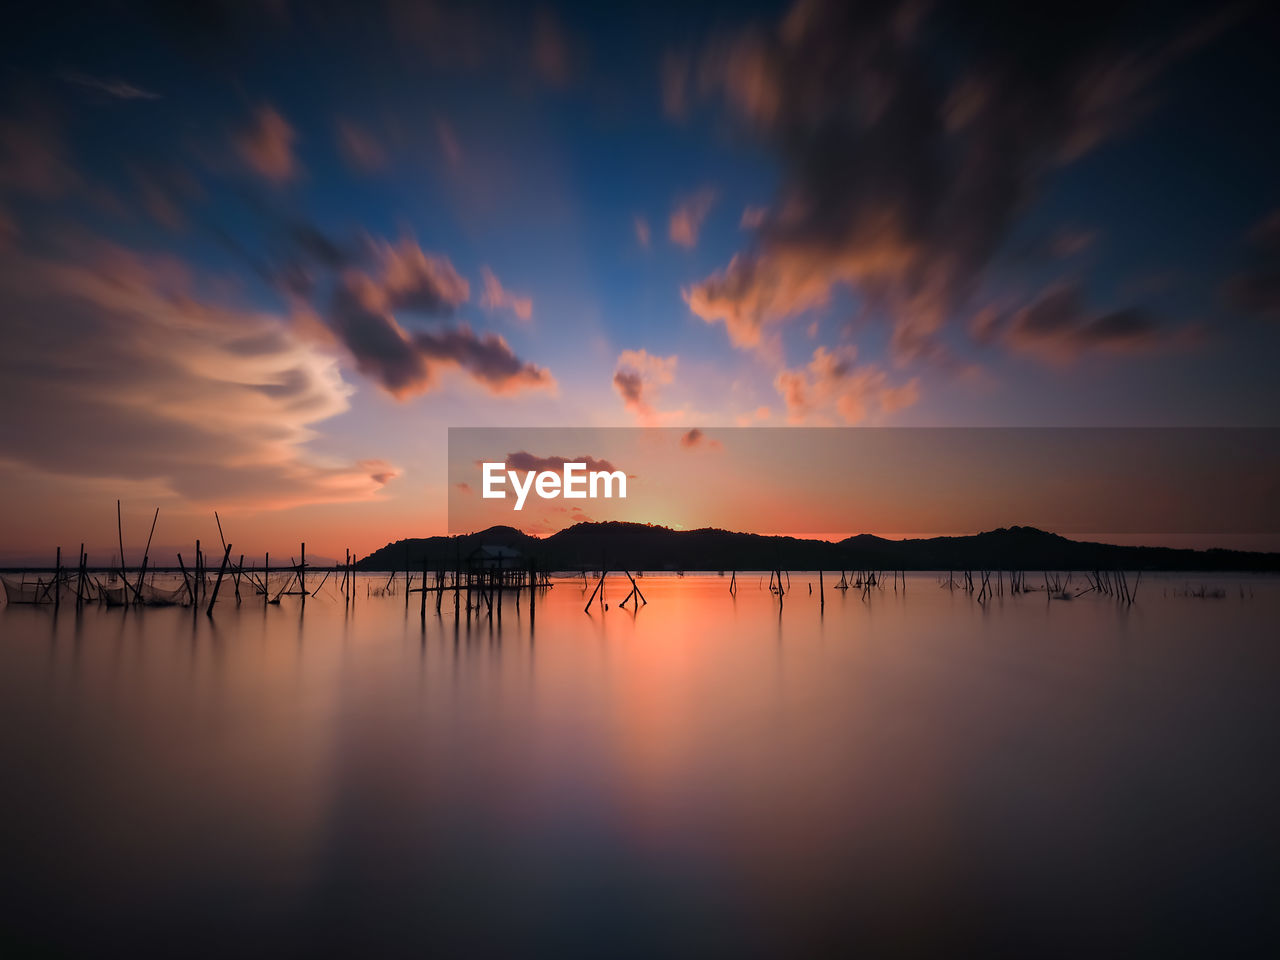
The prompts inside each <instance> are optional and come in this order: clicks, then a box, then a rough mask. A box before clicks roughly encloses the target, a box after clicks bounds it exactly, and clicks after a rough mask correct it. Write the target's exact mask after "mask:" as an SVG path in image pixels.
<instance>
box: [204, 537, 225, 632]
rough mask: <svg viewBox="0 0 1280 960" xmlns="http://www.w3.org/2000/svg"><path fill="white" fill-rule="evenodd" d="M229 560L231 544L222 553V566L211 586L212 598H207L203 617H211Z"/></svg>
mask: <svg viewBox="0 0 1280 960" xmlns="http://www.w3.org/2000/svg"><path fill="white" fill-rule="evenodd" d="M230 559H231V544H229V543H228V544H227V549H226V550H224V551H223V553H222V566H221V567H219V568H218V579H217V581H216V582H215V583H214V585H213V596H212V597H210V598H209V608H208V609H207V610H205V616H207V617H212V616H213V605H214V604H215V603H217V602H218V590H219V589H221V587H222V575H223V574H224V573H226V572H227V561H228V560H230Z"/></svg>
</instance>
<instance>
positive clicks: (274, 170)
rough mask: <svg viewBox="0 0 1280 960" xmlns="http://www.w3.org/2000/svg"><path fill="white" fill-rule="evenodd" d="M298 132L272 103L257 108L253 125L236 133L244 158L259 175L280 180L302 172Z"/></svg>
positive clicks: (288, 178) (242, 158)
mask: <svg viewBox="0 0 1280 960" xmlns="http://www.w3.org/2000/svg"><path fill="white" fill-rule="evenodd" d="M296 139H297V134H296V133H295V132H294V129H293V127H291V126H290V125H289V122H288V121H287V120H285V118H284V117H283V116H282V115H281V114H280V112H279V111H278V110H276V109H275V108H274V107H272V106H271V105H270V104H263V105H262V106H260V107H258V109H257V110H256V111H254V114H253V119H252V120H251V121H250V123H249V125H248V126H247V127H246V128H245V129H244V130H242V131H241V132H240V133H239V134H237V135H236V138H235V145H236V150H237V151H238V152H239V154H240V159H241V160H242V161H243V162H244V163H245V165H246V166H248V167H249V168H250V169H251V170H253V171H254V172H255V173H257V174H258V175H259V176H262V177H264V178H266V179H267V180H271V181H274V182H276V183H283V182H285V181H287V180H292V179H293V178H294V177H295V176H297V174H298V172H299V169H300V168H299V165H298V161H297V158H296V157H294V155H293V144H294V141H295V140H296Z"/></svg>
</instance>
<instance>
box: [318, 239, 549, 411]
mask: <svg viewBox="0 0 1280 960" xmlns="http://www.w3.org/2000/svg"><path fill="white" fill-rule="evenodd" d="M376 249H377V255H378V259H379V269H378V271H377V274H378V275H377V277H376V278H375V277H374V276H371V275H370V274H369V273H366V272H364V271H361V270H356V269H351V270H347V271H346V272H345V273H344V274H343V275H342V278H341V280H340V282H339V283H338V285H337V288H336V290H335V293H334V297H333V304H332V307H331V309H330V310H329V312H328V320H329V325H330V327H331V329H332V330H333V332H334V333H335V334H336V335H337V337H338V339H339V340H340V341H341V342H342V344H343V345H344V346H345V347H346V348H347V349H348V350H349V351H350V353H351V356H352V357H353V358H354V360H355V362H356V366H357V368H358V369H359V370H360V371H361V372H362V373H364V374H365V375H366V376H369V377H371V378H373V379H374V380H375V381H377V382H378V383H379V384H380V385H381V386H382V387H383V388H384V389H386V390H387V391H388V392H389V393H391V394H392V395H394V396H397V397H405V396H409V395H411V394H414V393H421V392H423V391H426V390H429V389H431V388H432V387H433V386H435V385H436V375H437V373H438V372H439V370H440V369H441V368H443V367H453V368H457V369H459V370H462V371H463V372H465V373H466V374H468V375H469V376H470V377H471V379H473V380H475V381H476V382H477V383H479V384H481V385H482V386H484V387H485V388H486V389H488V390H489V391H491V392H493V393H509V392H512V391H515V390H520V389H525V388H538V387H553V386H554V385H555V379H554V378H553V377H552V376H551V374H550V373H549V372H548V371H546V370H544V369H542V368H541V367H537V366H535V365H534V364H532V363H527V362H525V361H523V360H521V359H520V358H519V357H518V356H516V354H515V352H514V351H513V350H512V349H511V347H510V345H509V344H508V343H507V341H506V339H505V338H503V337H502V336H500V335H498V334H496V333H486V334H477V333H475V332H473V331H472V329H471V328H470V327H469V326H467V325H466V324H461V325H458V326H456V327H449V328H445V329H441V330H416V331H415V330H413V329H406V328H405V327H404V326H403V325H402V324H401V323H400V321H399V320H398V319H397V317H396V312H397V311H406V312H408V313H410V314H417V315H419V316H421V317H423V318H428V319H440V318H444V317H449V316H451V315H452V314H453V312H454V310H455V309H456V308H457V307H458V306H459V305H460V304H461V303H463V302H464V301H465V300H466V299H467V298H468V296H469V295H470V288H469V286H468V284H467V281H466V280H464V279H463V278H462V277H460V276H459V275H458V273H457V271H456V270H454V268H453V265H452V264H451V263H450V262H449V261H448V260H447V259H445V258H443V257H437V256H434V255H431V254H428V253H425V252H424V251H423V250H421V249H420V248H419V247H418V246H417V245H416V244H414V243H412V242H411V241H408V240H404V241H402V242H401V243H400V245H399V246H398V247H392V246H391V245H389V244H380V245H377V246H376Z"/></svg>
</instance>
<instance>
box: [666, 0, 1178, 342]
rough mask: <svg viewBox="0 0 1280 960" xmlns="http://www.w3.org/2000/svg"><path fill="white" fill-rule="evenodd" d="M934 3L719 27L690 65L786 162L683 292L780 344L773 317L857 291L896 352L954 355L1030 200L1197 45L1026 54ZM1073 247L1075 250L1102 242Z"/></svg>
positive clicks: (755, 336)
mask: <svg viewBox="0 0 1280 960" xmlns="http://www.w3.org/2000/svg"><path fill="white" fill-rule="evenodd" d="M930 16H933V17H934V18H935V20H936V19H937V17H938V16H939V15H938V14H935V13H934V12H933V11H931V10H930V8H929V6H928V5H925V4H872V5H865V4H848V3H844V2H840V0H801V2H797V3H795V4H793V5H792V6H791V8H790V9H789V10H788V11H787V12H786V14H785V15H784V16H783V17H782V18H781V19H780V21H779V22H778V23H777V24H776V26H775V28H773V29H759V28H750V29H746V30H743V31H741V32H738V33H735V34H733V35H730V36H727V37H721V38H719V39H717V40H714V41H713V42H711V43H710V44H708V45H707V47H706V48H705V50H704V52H703V55H702V56H701V58H700V62H699V64H698V65H697V66H696V67H695V68H693V69H692V71H691V73H692V76H693V78H694V80H695V81H696V82H695V83H694V85H695V86H696V87H697V91H698V93H699V94H700V95H702V96H704V97H706V96H715V97H718V98H719V99H721V100H722V101H723V102H724V104H725V105H726V106H727V108H728V110H729V112H730V113H731V115H733V116H734V117H735V118H736V119H737V120H738V121H739V122H740V124H741V125H742V127H743V128H744V129H745V131H746V132H747V133H748V134H750V135H753V136H755V137H757V138H758V140H759V141H760V143H761V144H762V145H763V146H765V147H766V148H768V149H770V150H772V151H773V152H774V153H775V154H776V156H777V157H778V158H779V161H780V165H781V171H782V177H781V181H780V184H779V189H778V194H777V197H776V198H775V200H774V202H773V203H771V204H770V206H769V208H768V210H767V211H766V212H764V213H763V214H758V213H753V214H752V216H751V217H749V218H748V223H747V226H748V227H749V228H751V229H753V237H752V243H751V245H750V247H749V248H748V249H746V250H744V251H742V252H740V253H739V254H737V255H736V256H735V257H733V259H732V260H731V261H730V263H729V264H728V266H727V267H726V268H724V269H723V270H721V271H719V272H717V273H714V274H712V275H710V276H708V277H707V278H706V279H705V280H704V281H703V282H702V283H699V284H696V285H694V286H692V287H690V288H688V289H686V290H685V291H684V297H685V300H686V302H687V303H688V304H689V307H690V309H691V310H692V311H693V312H694V313H695V314H696V315H697V316H700V317H702V318H703V319H704V320H706V321H708V322H723V323H724V324H725V327H726V330H727V332H728V335H729V337H730V339H731V341H732V342H733V343H734V344H735V345H737V346H741V347H748V348H754V347H759V346H761V345H763V344H768V343H770V342H771V339H772V338H771V336H770V334H769V331H770V329H771V328H774V327H777V326H779V325H781V324H783V323H785V322H786V321H788V320H791V319H792V318H794V317H796V316H798V315H800V314H803V313H804V312H805V311H807V310H811V309H814V308H816V307H821V306H822V305H824V304H826V303H828V302H829V301H830V300H831V298H832V296H833V294H834V292H835V291H836V289H837V288H841V287H844V288H848V289H850V290H852V291H853V292H854V293H855V294H856V295H857V296H858V297H859V299H860V301H861V303H862V304H863V306H864V308H865V309H866V310H867V312H868V315H870V316H875V317H883V318H885V320H886V321H887V322H888V323H889V325H890V326H891V330H892V337H891V347H892V349H893V351H894V353H895V355H896V357H897V358H898V359H902V360H909V359H912V358H916V357H933V358H937V357H943V356H945V348H944V347H943V344H942V340H941V338H940V337H939V336H938V334H939V332H940V331H941V329H942V327H943V326H944V324H945V323H946V322H947V321H948V319H949V318H950V317H951V316H953V315H954V314H955V313H956V311H957V310H958V309H959V308H961V307H962V306H963V305H964V304H965V302H966V300H967V298H968V297H970V296H971V295H972V293H973V292H974V290H975V289H977V288H978V287H979V286H980V285H981V283H982V281H983V279H984V276H985V272H986V270H987V268H988V267H989V265H990V264H991V262H992V261H993V259H994V258H995V257H996V256H997V255H998V253H999V251H1000V250H1001V248H1002V247H1003V245H1004V244H1005V241H1006V240H1007V239H1008V237H1009V235H1010V233H1011V232H1012V230H1013V228H1014V226H1015V225H1016V224H1017V222H1018V219H1019V217H1020V216H1021V214H1022V212H1023V210H1024V209H1025V207H1026V201H1027V198H1028V197H1030V196H1033V195H1034V194H1035V192H1036V190H1037V188H1038V187H1039V186H1040V184H1041V183H1042V182H1043V181H1044V180H1045V179H1046V178H1047V177H1049V176H1050V175H1052V174H1053V173H1055V172H1056V171H1057V170H1058V169H1059V168H1061V167H1062V166H1063V165H1065V164H1067V163H1069V162H1072V161H1073V160H1074V159H1076V158H1078V157H1080V156H1082V155H1083V154H1084V153H1086V152H1087V151H1089V150H1090V149H1092V148H1094V147H1095V146H1096V145H1098V144H1100V143H1102V142H1104V141H1106V140H1107V139H1108V138H1109V137H1111V136H1113V135H1114V134H1115V133H1116V132H1117V131H1119V130H1122V129H1124V128H1125V127H1126V126H1128V125H1130V124H1131V123H1132V122H1133V121H1134V119H1135V118H1136V117H1137V116H1138V115H1140V113H1141V112H1142V110H1143V109H1144V107H1145V105H1146V104H1147V103H1148V101H1149V92H1150V91H1149V88H1150V86H1151V84H1152V82H1153V81H1154V79H1155V78H1156V77H1157V76H1158V75H1159V74H1160V73H1161V72H1162V71H1163V70H1165V69H1166V68H1167V67H1168V65H1169V64H1170V63H1171V62H1173V61H1174V60H1175V59H1176V58H1177V57H1178V56H1181V55H1183V54H1185V53H1186V52H1187V50H1188V49H1190V48H1191V47H1193V46H1195V45H1196V44H1197V43H1199V42H1201V41H1200V39H1199V38H1195V39H1189V38H1188V37H1186V36H1182V35H1174V36H1170V37H1167V38H1166V39H1165V40H1164V42H1163V43H1161V42H1160V41H1159V40H1157V41H1156V42H1154V43H1152V44H1150V45H1149V47H1148V48H1143V49H1139V50H1126V49H1123V48H1117V47H1116V46H1115V45H1114V44H1112V43H1108V42H1107V38H1105V37H1104V36H1103V35H1102V33H1101V32H1100V31H1088V30H1082V31H1078V32H1076V33H1073V34H1072V35H1071V36H1070V37H1062V38H1059V42H1060V43H1062V44H1065V45H1066V46H1065V47H1063V49H1061V50H1058V51H1055V56H1053V57H1052V58H1027V57H1025V56H1024V53H1023V51H1021V50H1019V49H1018V48H1017V46H1016V45H1014V46H1013V47H1010V48H1009V49H1003V48H1001V47H1000V46H999V45H994V46H988V45H972V44H968V43H966V42H964V40H963V39H961V38H953V39H955V40H956V41H957V42H956V43H954V44H953V43H950V42H948V43H942V42H939V40H938V38H940V37H949V36H950V34H949V33H948V31H947V30H946V29H945V27H942V26H940V25H939V24H938V23H937V22H933V23H930V24H926V23H925V20H926V18H927V17H930ZM993 26H997V25H993ZM996 32H998V28H997V30H996ZM673 62H674V61H673ZM672 73H673V76H674V75H675V74H676V73H677V71H676V70H675V68H674V67H673V68H672ZM681 75H682V76H684V74H683V73H682V74H681ZM922 77H930V78H935V79H936V80H937V82H933V81H932V80H931V81H930V82H928V83H922V82H921V78H922ZM687 79H688V78H687V77H686V80H687ZM688 87H689V83H687V82H686V83H685V84H684V86H683V87H682V88H681V89H683V90H687V89H688ZM1064 242H1065V243H1066V244H1067V247H1066V249H1069V250H1070V251H1071V252H1074V253H1078V252H1079V251H1080V250H1082V249H1083V248H1084V245H1085V244H1087V242H1088V241H1087V239H1086V238H1085V237H1084V236H1083V235H1077V236H1075V237H1072V238H1069V240H1068V241H1064Z"/></svg>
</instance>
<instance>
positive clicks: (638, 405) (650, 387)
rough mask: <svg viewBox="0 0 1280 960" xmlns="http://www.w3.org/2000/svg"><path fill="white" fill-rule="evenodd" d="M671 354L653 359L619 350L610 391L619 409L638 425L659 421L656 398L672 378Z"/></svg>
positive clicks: (641, 352)
mask: <svg viewBox="0 0 1280 960" xmlns="http://www.w3.org/2000/svg"><path fill="white" fill-rule="evenodd" d="M677 361H678V358H677V357H676V356H675V354H672V355H671V356H669V357H656V356H654V355H653V354H651V353H649V352H648V351H647V350H644V349H640V350H623V351H622V353H620V354H618V362H617V365H616V366H615V368H614V371H613V388H614V389H615V390H616V391H617V392H618V396H620V397H621V398H622V403H623V405H624V406H625V407H626V408H627V410H629V411H630V412H631V413H633V414H635V416H636V419H638V420H639V421H640V422H641V423H645V424H651V423H656V422H658V421H659V420H660V419H661V415H660V414H659V412H658V409H657V407H656V406H655V404H656V398H657V395H658V393H659V392H660V391H661V389H662V387H664V386H666V385H667V384H669V383H671V381H672V380H674V379H675V375H676V363H677Z"/></svg>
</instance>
